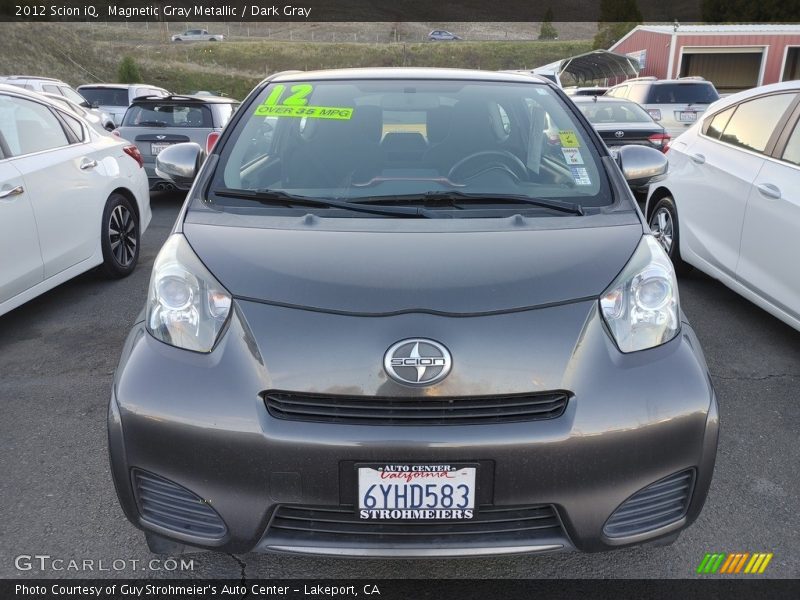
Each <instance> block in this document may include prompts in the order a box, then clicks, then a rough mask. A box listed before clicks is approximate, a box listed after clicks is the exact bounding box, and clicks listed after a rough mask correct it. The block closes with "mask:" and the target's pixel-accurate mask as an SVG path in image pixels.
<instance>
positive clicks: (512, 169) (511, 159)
mask: <svg viewBox="0 0 800 600" xmlns="http://www.w3.org/2000/svg"><path fill="white" fill-rule="evenodd" d="M492 169H502V170H503V171H505V172H506V173H508V174H509V175H511V176H512V177H513V178H514V181H521V180H525V179H528V169H527V167H526V166H525V164H524V163H523V162H522V161H521V160H520V159H519V158H518V157H516V156H515V155H513V154H511V152H508V151H507V150H483V151H481V152H475V153H474V154H470V155H469V156H467V157H464V158H462V159H461V160H460V161H458V162H457V163H456V164H454V165H453V167H452V168H451V169H450V171H449V172H448V173H447V178H448V179H452V180H456V181H457V180H459V179H461V180H464V179H470V178H472V177H475V176H476V175H480V174H482V173H485V172H486V171H489V170H492ZM460 171H465V172H466V174H461V173H459V172H460ZM459 175H463V176H462V177H459Z"/></svg>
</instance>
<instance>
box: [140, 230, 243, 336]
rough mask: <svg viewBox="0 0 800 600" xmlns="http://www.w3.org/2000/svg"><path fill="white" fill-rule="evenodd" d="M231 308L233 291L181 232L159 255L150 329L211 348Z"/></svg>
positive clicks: (149, 313) (151, 294) (150, 301)
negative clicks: (206, 265)
mask: <svg viewBox="0 0 800 600" xmlns="http://www.w3.org/2000/svg"><path fill="white" fill-rule="evenodd" d="M230 310H231V295H230V294H229V293H228V291H227V290H226V289H225V288H224V287H222V284H220V283H219V281H217V280H216V279H215V278H214V276H213V275H212V274H211V273H210V272H209V271H208V269H206V268H205V266H204V265H203V263H201V262H200V259H199V258H197V255H195V253H194V252H193V251H192V248H191V247H190V246H189V243H188V242H187V241H186V238H184V237H183V235H181V234H175V235H172V236H171V237H170V238H169V239H168V240H167V243H166V244H164V247H163V248H161V251H160V252H159V253H158V256H157V257H156V261H155V264H154V265H153V274H152V276H151V277H150V288H149V291H148V295H147V330H148V331H149V332H150V333H151V334H152V335H153V337H155V338H156V339H159V340H161V341H162V342H165V343H167V344H170V345H172V346H177V347H178V348H185V349H186V350H194V351H195V352H211V349H212V348H213V347H214V344H215V343H216V341H217V337H219V334H220V332H221V331H222V328H223V327H224V326H225V321H226V320H227V319H228V314H229V313H230Z"/></svg>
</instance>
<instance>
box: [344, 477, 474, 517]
mask: <svg viewBox="0 0 800 600" xmlns="http://www.w3.org/2000/svg"><path fill="white" fill-rule="evenodd" d="M476 471H477V468H476V467H465V466H453V465H443V464H424V465H406V464H401V465H395V464H387V465H371V466H368V467H367V466H359V467H358V516H359V517H360V518H361V519H364V520H376V521H408V520H411V521H414V520H440V519H441V520H467V519H472V518H473V517H474V516H475V474H476Z"/></svg>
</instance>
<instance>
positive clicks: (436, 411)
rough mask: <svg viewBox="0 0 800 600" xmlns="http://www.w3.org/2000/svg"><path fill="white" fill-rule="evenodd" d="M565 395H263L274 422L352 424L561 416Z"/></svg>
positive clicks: (446, 422) (476, 421) (464, 422)
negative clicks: (410, 396)
mask: <svg viewBox="0 0 800 600" xmlns="http://www.w3.org/2000/svg"><path fill="white" fill-rule="evenodd" d="M568 399H569V395H568V394H567V393H566V392H548V393H540V394H519V395H513V396H482V397H481V396H469V397H463V398H441V397H425V398H397V397H392V398H383V397H364V396H334V395H318V394H298V393H288V392H275V391H270V392H265V393H264V401H265V403H266V405H267V409H268V410H269V414H270V415H272V416H273V417H275V418H277V419H287V420H291V421H314V422H319V423H343V424H351V425H471V424H475V425H478V424H484V423H513V422H519V421H539V420H543V419H554V418H556V417H560V416H561V415H562V414H563V412H564V410H565V409H566V406H567V401H568Z"/></svg>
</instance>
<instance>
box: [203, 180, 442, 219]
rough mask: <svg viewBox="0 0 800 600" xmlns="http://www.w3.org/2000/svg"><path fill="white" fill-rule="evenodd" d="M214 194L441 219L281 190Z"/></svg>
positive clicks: (405, 208)
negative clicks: (296, 194)
mask: <svg viewBox="0 0 800 600" xmlns="http://www.w3.org/2000/svg"><path fill="white" fill-rule="evenodd" d="M212 193H213V194H216V195H217V196H222V197H224V198H242V199H246V200H255V201H256V202H259V203H260V204H267V205H281V206H287V207H292V206H314V207H318V208H341V209H344V210H350V211H353V212H360V213H368V214H372V215H384V216H389V217H412V218H425V219H435V218H438V217H441V216H442V215H438V214H436V213H434V212H432V211H430V210H428V209H427V208H424V207H421V206H417V207H413V206H382V207H378V206H364V205H363V204H354V203H352V202H346V201H341V200H333V199H330V200H328V199H324V198H311V197H309V196H295V195H294V194H288V193H286V192H282V191H279V190H268V189H265V190H234V189H230V188H220V189H217V190H212Z"/></svg>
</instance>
